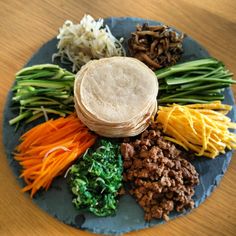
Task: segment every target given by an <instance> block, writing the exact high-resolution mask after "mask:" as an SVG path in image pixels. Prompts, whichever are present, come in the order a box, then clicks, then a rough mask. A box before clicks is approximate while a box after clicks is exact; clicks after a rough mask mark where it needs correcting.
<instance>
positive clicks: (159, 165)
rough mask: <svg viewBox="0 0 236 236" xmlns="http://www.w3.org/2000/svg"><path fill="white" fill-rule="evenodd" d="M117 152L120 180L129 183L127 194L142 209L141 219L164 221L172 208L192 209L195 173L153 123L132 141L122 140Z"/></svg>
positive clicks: (196, 179)
mask: <svg viewBox="0 0 236 236" xmlns="http://www.w3.org/2000/svg"><path fill="white" fill-rule="evenodd" d="M121 153H122V156H123V159H124V164H123V166H124V181H126V182H129V183H131V189H130V193H131V194H132V195H133V196H134V197H135V198H136V200H137V202H138V203H139V205H140V206H141V207H142V208H143V209H144V211H145V220H147V221H150V220H151V219H153V218H163V219H165V220H168V214H169V213H170V212H171V211H173V210H176V211H178V212H181V211H183V210H184V209H187V208H193V206H194V201H193V200H192V196H193V195H194V186H195V185H197V184H198V183H199V179H198V173H197V172H196V170H195V168H194V166H193V165H192V164H191V163H190V162H188V161H187V160H186V159H184V158H182V152H181V151H180V150H178V149H177V148H176V147H175V145H174V144H173V143H171V142H169V141H166V140H165V139H164V138H163V136H162V134H161V131H160V130H159V129H158V128H157V127H156V126H155V125H153V126H152V127H151V128H149V129H148V130H146V131H144V132H143V133H142V134H141V135H140V136H139V137H138V138H137V139H136V140H129V139H125V140H124V142H123V143H122V144H121Z"/></svg>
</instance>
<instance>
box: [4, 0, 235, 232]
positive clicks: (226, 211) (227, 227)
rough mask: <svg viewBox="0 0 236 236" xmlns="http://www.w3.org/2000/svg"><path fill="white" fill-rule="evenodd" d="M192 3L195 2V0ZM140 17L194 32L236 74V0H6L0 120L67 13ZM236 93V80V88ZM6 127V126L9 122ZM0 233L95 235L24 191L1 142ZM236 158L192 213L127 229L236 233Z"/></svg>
mask: <svg viewBox="0 0 236 236" xmlns="http://www.w3.org/2000/svg"><path fill="white" fill-rule="evenodd" d="M190 2H191V3H190ZM84 13H90V14H91V15H92V16H94V17H95V18H98V17H109V16H137V17H143V18H149V19H154V20H158V21H162V22H164V23H166V24H168V25H170V26H174V27H176V28H178V29H179V30H181V31H183V32H185V33H187V34H188V35H190V36H192V37H193V38H195V39H196V40H197V41H199V42H200V43H201V44H202V45H203V46H205V47H206V48H207V49H208V50H209V52H210V53H211V55H212V56H214V57H216V58H218V59H220V60H222V61H224V63H225V64H226V66H227V67H228V68H229V69H230V70H231V71H232V72H234V73H235V74H236V2H235V0H214V1H213V0H194V1H188V0H179V1H178V0H177V1H176V0H156V1H154V0H149V1H147V0H146V1H145V0H136V1H131V0H130V1H128V0H126V1H124V0H120V1H112V0H104V1H102V0H101V1H98V0H97V1H96V0H81V1H78V0H77V1H76V0H74V1H73V0H44V1H37V0H30V1H27V0H11V1H3V0H2V1H0V42H1V53H0V57H1V60H0V75H1V83H0V91H1V92H0V95H1V96H0V113H1V117H0V123H2V114H3V109H4V103H5V100H6V96H7V93H8V91H9V89H10V87H11V85H12V83H13V81H14V74H15V73H16V72H17V71H18V70H19V69H20V68H22V66H23V65H24V64H25V63H26V62H27V60H28V59H29V58H30V57H31V55H32V53H33V52H35V51H36V50H37V49H38V48H39V47H40V46H41V45H42V44H43V43H45V42H47V41H48V40H49V39H51V38H52V37H54V36H55V35H56V34H57V32H58V28H59V27H60V26H61V25H62V24H63V22H64V21H65V20H66V19H71V20H72V21H74V22H79V20H80V19H81V17H82V16H83V15H84ZM233 89H234V93H235V94H236V87H234V88H233ZM0 129H1V133H2V127H1V128H0ZM0 143H1V144H0V145H1V146H0V192H1V197H0V235H2V236H3V235H6V236H10V235H14V236H20V235H24V236H34V235H50V236H53V235H55V236H59V235H81V236H82V235H91V234H90V233H88V232H83V231H80V230H77V229H74V228H72V227H69V226H67V225H64V224H63V223H61V222H59V221H57V220H56V219H54V218H52V217H51V216H49V215H48V214H47V213H45V212H43V211H42V210H41V209H39V208H38V207H37V206H36V205H34V204H33V203H32V202H31V200H30V199H29V198H28V197H26V196H24V195H23V194H22V193H21V192H20V188H19V186H18V184H17V181H16V178H15V176H13V174H12V171H11V170H10V168H9V167H8V163H7V160H6V156H5V153H4V148H3V145H2V136H1V141H0ZM235 171H236V159H235V157H234V158H233V159H232V161H231V163H230V166H229V169H228V171H227V173H226V174H225V176H224V178H223V180H222V181H221V183H220V185H219V186H218V187H217V189H216V190H215V191H214V192H213V194H212V195H211V197H210V198H208V199H207V200H206V201H205V202H204V204H202V205H201V206H200V207H199V208H197V209H195V210H194V211H193V212H192V213H191V214H189V215H187V216H185V217H180V218H178V219H176V220H173V221H170V222H168V223H167V224H164V225H162V226H158V227H155V228H151V229H146V230H141V231H138V232H132V233H129V234H127V235H130V236H131V235H132V236H133V235H137V236H151V235H152V236H154V235H155V236H156V235H172V236H173V235H236V204H235V201H236V174H235Z"/></svg>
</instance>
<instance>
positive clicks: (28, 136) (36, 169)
mask: <svg viewBox="0 0 236 236" xmlns="http://www.w3.org/2000/svg"><path fill="white" fill-rule="evenodd" d="M21 140H22V142H21V143H20V144H19V145H18V146H17V147H16V153H15V159H16V160H17V161H19V164H20V165H21V166H22V167H23V170H22V173H21V175H20V177H21V178H24V181H25V182H26V184H27V185H26V186H25V187H24V188H23V191H24V192H25V191H31V197H33V196H34V194H35V193H36V192H37V191H38V190H39V189H41V188H43V189H46V190H47V189H48V188H49V187H50V185H51V183H52V180H53V179H54V178H55V177H56V176H58V175H61V174H63V173H64V172H65V171H66V170H67V168H68V167H69V166H70V165H71V164H72V163H73V162H74V161H75V160H76V159H77V158H79V157H80V155H81V154H82V153H84V152H85V151H86V150H87V149H88V148H89V147H90V146H92V145H93V144H94V142H95V140H96V136H95V135H94V134H92V133H90V132H89V130H88V128H87V127H85V126H84V125H83V124H82V122H81V121H80V120H79V119H78V118H77V117H76V116H75V115H74V114H72V115H70V116H68V117H66V118H63V117H62V118H59V119H56V120H49V121H47V122H45V123H42V124H40V125H38V126H36V127H34V128H32V129H31V130H29V131H28V132H26V133H25V134H23V135H22V136H21Z"/></svg>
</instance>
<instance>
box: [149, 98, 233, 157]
mask: <svg viewBox="0 0 236 236" xmlns="http://www.w3.org/2000/svg"><path fill="white" fill-rule="evenodd" d="M230 109H231V106H229V105H225V104H221V103H220V102H219V101H216V102H213V103H209V104H192V105H185V106H181V105H177V104H173V105H170V106H168V107H159V111H158V116H157V119H156V120H154V122H155V123H160V124H161V126H162V128H163V132H164V133H165V134H166V135H168V136H170V137H169V138H167V137H166V139H169V140H170V141H172V142H175V143H177V144H179V145H180V146H182V147H183V148H185V149H191V150H193V151H194V152H195V154H196V155H197V156H206V157H210V158H215V157H216V156H218V155H219V154H220V153H225V148H228V149H232V148H233V149H236V135H235V133H231V132H230V131H229V128H234V129H235V128H236V123H232V122H231V120H230V118H229V117H226V116H225V114H227V113H228V112H229V111H230Z"/></svg>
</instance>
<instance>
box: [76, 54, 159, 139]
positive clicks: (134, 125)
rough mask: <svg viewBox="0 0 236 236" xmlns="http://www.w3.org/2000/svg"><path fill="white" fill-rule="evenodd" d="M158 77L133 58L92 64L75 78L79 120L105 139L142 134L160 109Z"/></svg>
mask: <svg viewBox="0 0 236 236" xmlns="http://www.w3.org/2000/svg"><path fill="white" fill-rule="evenodd" d="M157 94H158V81H157V78H156V75H155V73H154V72H153V71H152V70H150V69H149V68H148V67H147V66H146V65H145V64H143V63H142V62H140V61H138V60H137V59H134V58H129V57H112V58H104V59H100V60H93V61H90V62H89V63H87V64H86V65H85V66H83V67H82V68H81V70H80V71H79V72H78V73H77V75H76V80H75V86H74V96H75V108H76V112H77V115H78V117H79V118H80V119H81V121H82V122H84V124H85V125H87V126H88V127H89V128H90V129H91V130H93V131H95V132H97V133H98V134H100V135H103V136H106V137H126V136H134V135H137V134H139V133H141V132H142V131H143V130H144V129H145V128H147V126H148V124H147V120H149V119H150V117H151V115H153V114H154V112H156V109H157V100H156V97H157Z"/></svg>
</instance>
